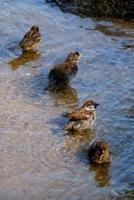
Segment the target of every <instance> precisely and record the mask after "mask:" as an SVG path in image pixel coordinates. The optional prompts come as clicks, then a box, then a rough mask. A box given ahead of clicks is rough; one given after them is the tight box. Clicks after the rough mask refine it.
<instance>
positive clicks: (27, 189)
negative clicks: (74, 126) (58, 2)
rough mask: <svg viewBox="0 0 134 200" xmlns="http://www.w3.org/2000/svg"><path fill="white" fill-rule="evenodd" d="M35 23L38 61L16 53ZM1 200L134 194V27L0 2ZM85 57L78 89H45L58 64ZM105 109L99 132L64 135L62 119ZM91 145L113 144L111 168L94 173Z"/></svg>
mask: <svg viewBox="0 0 134 200" xmlns="http://www.w3.org/2000/svg"><path fill="white" fill-rule="evenodd" d="M32 24H37V25H39V26H40V31H41V34H42V42H41V46H40V55H21V50H19V49H17V50H16V51H15V52H13V51H11V50H10V49H11V47H13V46H15V45H16V44H17V43H18V42H19V41H20V39H21V38H22V37H23V35H24V33H25V32H26V31H28V30H29V28H30V26H31V25H32ZM0 33H1V34H0V86H1V87H0V88H1V89H0V102H1V103H0V116H1V118H0V200H49V199H50V200H59V199H61V200H105V199H108V200H110V198H111V199H113V197H112V196H118V194H120V193H123V191H124V190H131V189H133V188H134V48H133V47H134V42H133V39H134V38H133V36H134V24H133V23H132V22H131V23H128V22H123V21H114V22H110V21H96V20H93V19H90V18H80V17H78V16H75V15H72V14H67V13H66V14H64V13H62V12H61V11H60V10H59V9H58V8H55V7H50V5H47V4H46V3H45V2H44V1H43V0H23V1H20V0H14V1H9V0H0ZM74 50H78V51H80V52H81V53H82V54H83V57H82V59H81V61H80V63H79V71H78V74H77V76H76V77H75V79H74V80H73V81H72V88H69V91H66V93H65V94H53V93H49V92H47V91H45V90H44V88H45V87H46V86H47V75H48V72H49V70H50V68H51V67H52V66H53V64H54V63H57V62H60V61H63V60H64V59H65V57H66V55H67V54H68V53H69V52H71V51H74ZM87 98H91V99H95V100H96V101H97V102H99V103H100V106H99V108H98V110H97V120H96V123H95V126H94V128H93V130H92V131H91V132H90V133H85V134H84V135H77V134H75V135H65V133H64V131H63V127H64V125H65V124H66V122H67V121H66V119H65V118H64V117H63V113H64V112H65V111H67V110H71V109H73V108H74V107H76V106H77V105H79V104H81V103H82V102H83V101H84V100H85V99H87ZM93 138H98V139H105V140H106V141H108V143H109V145H110V149H111V152H112V163H111V165H110V166H103V167H98V168H94V167H92V166H90V164H89V162H88V159H87V156H86V147H87V145H88V144H89V143H90V141H91V140H92V139H93Z"/></svg>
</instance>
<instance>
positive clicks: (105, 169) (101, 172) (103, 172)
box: [89, 163, 110, 187]
mask: <svg viewBox="0 0 134 200" xmlns="http://www.w3.org/2000/svg"><path fill="white" fill-rule="evenodd" d="M89 170H91V171H94V172H95V180H96V182H97V183H98V184H99V186H100V187H107V186H109V185H110V164H109V163H107V164H103V165H91V166H90V168H89Z"/></svg>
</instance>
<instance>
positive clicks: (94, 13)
mask: <svg viewBox="0 0 134 200" xmlns="http://www.w3.org/2000/svg"><path fill="white" fill-rule="evenodd" d="M51 2H55V3H56V4H57V5H58V6H59V7H60V8H61V9H62V10H63V11H69V12H73V13H75V14H78V15H83V16H89V17H105V18H123V19H125V20H131V19H134V0H123V1H122V0H51Z"/></svg>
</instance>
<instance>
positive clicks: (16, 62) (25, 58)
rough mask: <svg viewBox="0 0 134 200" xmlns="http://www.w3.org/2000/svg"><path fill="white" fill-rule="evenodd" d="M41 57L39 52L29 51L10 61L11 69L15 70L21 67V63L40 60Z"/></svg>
mask: <svg viewBox="0 0 134 200" xmlns="http://www.w3.org/2000/svg"><path fill="white" fill-rule="evenodd" d="M39 58H40V53H39V52H33V51H28V52H24V53H22V54H21V55H20V56H19V57H18V58H15V59H12V60H10V61H9V64H10V65H11V69H12V70H13V71H14V70H16V69H18V68H19V66H20V65H24V64H25V63H27V62H30V61H34V60H38V59H39Z"/></svg>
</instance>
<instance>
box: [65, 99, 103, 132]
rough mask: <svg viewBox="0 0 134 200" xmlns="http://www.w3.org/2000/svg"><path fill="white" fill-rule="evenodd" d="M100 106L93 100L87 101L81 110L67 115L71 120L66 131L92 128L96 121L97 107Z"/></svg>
mask: <svg viewBox="0 0 134 200" xmlns="http://www.w3.org/2000/svg"><path fill="white" fill-rule="evenodd" d="M98 105H99V104H97V103H95V102H94V101H92V100H87V101H86V102H85V103H84V104H83V106H82V107H81V108H78V109H76V110H74V111H72V112H68V113H66V115H65V116H66V117H68V118H69V122H68V124H67V125H66V126H65V130H83V129H88V128H91V127H92V125H93V123H94V121H95V119H96V107H97V106H98Z"/></svg>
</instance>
